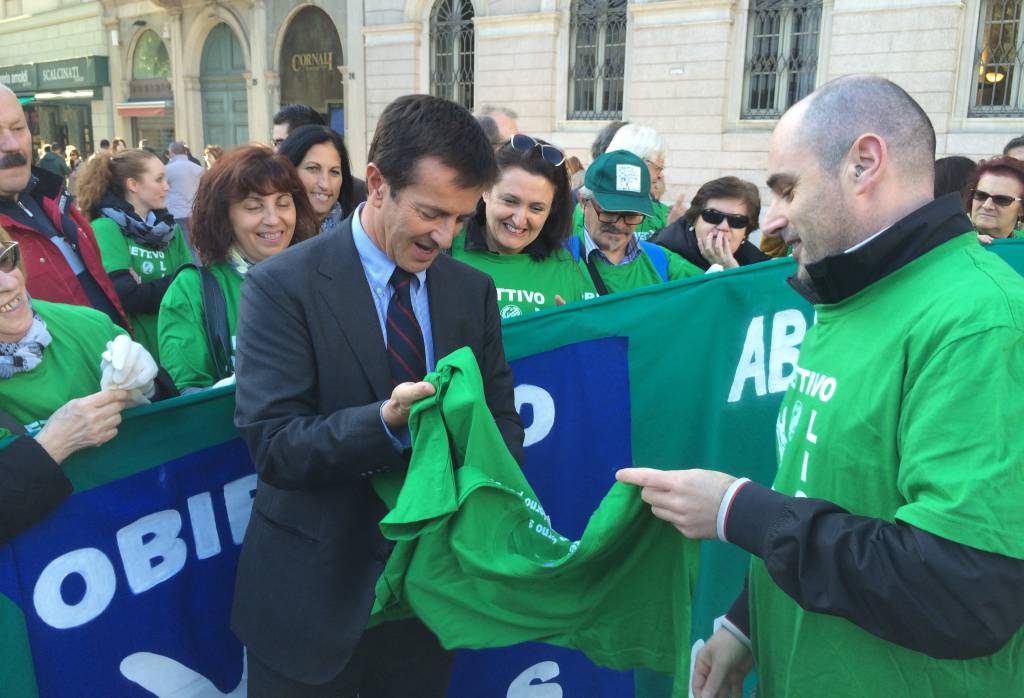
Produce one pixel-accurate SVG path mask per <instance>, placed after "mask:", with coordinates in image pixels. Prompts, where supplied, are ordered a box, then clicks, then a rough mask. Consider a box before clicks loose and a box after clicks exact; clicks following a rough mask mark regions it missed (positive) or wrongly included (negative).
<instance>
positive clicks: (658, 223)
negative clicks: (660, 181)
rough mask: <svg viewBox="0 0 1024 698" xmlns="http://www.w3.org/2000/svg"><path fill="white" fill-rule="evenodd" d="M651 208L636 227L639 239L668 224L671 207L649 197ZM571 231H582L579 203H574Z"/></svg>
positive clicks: (581, 209)
mask: <svg viewBox="0 0 1024 698" xmlns="http://www.w3.org/2000/svg"><path fill="white" fill-rule="evenodd" d="M651 208H652V209H653V213H652V214H651V215H650V216H646V217H645V218H644V220H643V222H642V223H641V224H640V225H638V226H637V227H636V236H637V238H638V239H640V240H646V239H647V238H649V237H651V236H652V235H654V234H655V233H656V232H658V231H659V230H661V229H662V228H664V227H665V226H666V225H668V212H669V211H670V210H671V208H670V207H669V206H666V205H665V204H663V203H661V202H660V201H658V200H657V199H651ZM572 232H573V234H574V235H580V234H581V233H582V232H583V208H582V207H581V206H580V205H579V204H576V208H575V209H574V210H573V212H572Z"/></svg>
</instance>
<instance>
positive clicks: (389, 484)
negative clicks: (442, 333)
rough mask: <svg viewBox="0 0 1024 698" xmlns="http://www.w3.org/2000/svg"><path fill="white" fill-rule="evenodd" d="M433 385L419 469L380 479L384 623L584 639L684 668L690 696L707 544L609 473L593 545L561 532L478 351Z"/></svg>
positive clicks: (634, 661)
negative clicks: (523, 461) (505, 436)
mask: <svg viewBox="0 0 1024 698" xmlns="http://www.w3.org/2000/svg"><path fill="white" fill-rule="evenodd" d="M426 380H428V381H430V382H431V383H433V384H434V386H435V388H436V389H437V392H436V393H435V395H433V396H431V397H429V398H426V399H424V400H422V401H420V402H418V403H416V405H414V406H413V409H412V413H411V415H410V419H409V427H410V431H411V434H412V460H411V462H410V465H409V468H408V470H407V472H405V473H388V474H386V475H382V476H378V477H376V478H375V480H374V485H375V487H376V489H377V492H378V494H379V495H380V496H381V498H382V499H383V500H384V502H385V503H386V504H388V506H389V507H390V509H391V511H390V513H388V515H387V516H385V517H384V519H383V520H382V521H381V530H382V531H383V533H384V535H385V536H386V537H388V538H390V539H392V540H395V541H397V545H396V547H395V549H394V551H393V552H392V555H391V557H390V558H389V560H388V563H387V567H386V568H385V570H384V573H383V574H382V575H381V577H380V580H379V581H378V583H377V605H376V606H375V608H374V618H373V620H375V621H379V620H384V619H387V618H394V617H399V616H401V615H403V614H408V612H409V610H410V609H411V611H412V612H414V613H415V614H416V615H417V616H418V617H419V618H420V619H421V620H423V622H424V623H426V625H427V626H428V627H429V628H430V629H431V630H432V631H433V632H434V633H435V634H436V635H437V636H438V638H439V639H440V640H441V643H442V644H443V645H444V646H445V647H449V648H451V647H468V648H483V647H502V646H506V645H512V644H516V643H520V642H526V641H529V640H539V641H542V642H547V643H550V644H554V645H560V646H563V647H571V648H575V649H578V650H581V651H582V652H584V653H586V654H587V655H588V656H589V657H590V658H591V659H592V660H593V661H595V662H597V663H598V664H602V665H604V666H608V667H612V668H615V669H628V668H631V667H648V668H651V669H654V670H657V671H661V672H666V673H674V674H675V679H676V694H675V695H680V696H685V695H686V686H687V681H688V673H689V662H690V642H689V640H690V604H691V601H692V592H693V588H694V584H695V583H696V574H697V564H698V559H699V555H700V547H699V544H698V543H696V542H694V541H689V540H686V539H685V538H683V537H682V536H681V535H679V533H678V531H676V530H675V528H673V527H672V526H670V525H669V524H667V523H665V522H663V521H660V520H659V519H656V518H655V517H653V516H651V515H650V510H649V507H648V506H647V505H646V504H645V503H644V502H643V501H642V500H641V498H640V490H639V488H635V487H631V486H627V485H622V484H619V483H613V482H612V481H611V480H610V479H609V484H610V485H611V489H610V491H609V492H608V494H607V496H605V498H604V500H603V501H602V502H601V504H600V506H599V508H598V510H597V511H596V512H594V514H593V515H592V516H591V518H590V521H589V523H588V524H587V527H586V530H585V531H584V533H583V536H582V537H581V538H580V540H578V541H572V540H568V539H567V538H565V537H563V536H561V535H559V534H558V533H557V532H556V531H555V530H554V527H553V526H552V523H551V520H550V518H549V517H548V515H547V514H546V513H545V511H544V508H543V506H542V505H541V503H540V502H539V501H538V500H537V496H536V494H535V493H534V492H533V489H532V488H531V487H530V483H529V482H527V481H526V478H525V477H524V476H523V473H522V471H521V470H520V469H519V465H518V464H517V463H516V461H515V459H514V458H513V457H512V455H511V454H510V453H509V452H508V449H507V448H506V446H505V443H504V441H503V440H502V437H501V433H500V432H499V430H498V427H497V425H496V424H495V423H494V419H493V417H492V416H491V413H490V411H489V410H488V409H487V404H486V402H485V400H484V391H483V384H482V380H481V377H480V370H479V368H478V367H477V364H476V361H475V359H474V357H473V353H472V351H470V350H469V349H467V348H463V349H460V350H458V351H456V352H454V353H452V354H450V355H449V356H447V357H445V358H444V359H442V360H441V361H439V362H438V366H437V371H436V372H434V373H431V374H430V375H428V376H427V378H426ZM551 467H557V464H556V463H552V464H551Z"/></svg>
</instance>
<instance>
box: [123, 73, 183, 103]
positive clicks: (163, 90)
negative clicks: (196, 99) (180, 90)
mask: <svg viewBox="0 0 1024 698" xmlns="http://www.w3.org/2000/svg"><path fill="white" fill-rule="evenodd" d="M128 94H129V95H130V97H131V98H132V99H137V100H142V99H171V98H173V97H174V92H173V90H172V89H171V81H170V80H166V79H164V78H155V79H152V80H132V81H131V82H129V83H128Z"/></svg>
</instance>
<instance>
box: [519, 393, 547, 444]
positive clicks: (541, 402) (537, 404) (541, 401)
mask: <svg viewBox="0 0 1024 698" xmlns="http://www.w3.org/2000/svg"><path fill="white" fill-rule="evenodd" d="M515 400H516V412H518V413H519V414H522V413H523V405H533V422H532V423H531V424H530V425H529V426H528V427H526V428H525V432H526V433H525V435H524V438H523V448H526V447H527V446H532V445H534V444H535V443H537V442H538V441H541V440H543V439H544V437H545V436H547V435H548V434H550V433H551V427H553V426H554V425H555V401H554V399H553V398H552V397H551V393H549V392H548V391H546V390H544V388H541V387H539V386H536V385H528V384H526V383H524V384H523V385H517V386H516V390H515Z"/></svg>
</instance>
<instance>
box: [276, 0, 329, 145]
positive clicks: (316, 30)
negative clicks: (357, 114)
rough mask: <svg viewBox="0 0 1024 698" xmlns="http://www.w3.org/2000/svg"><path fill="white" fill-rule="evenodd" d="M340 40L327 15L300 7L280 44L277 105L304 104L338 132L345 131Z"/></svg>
mask: <svg viewBox="0 0 1024 698" xmlns="http://www.w3.org/2000/svg"><path fill="white" fill-rule="evenodd" d="M344 64H345V58H344V55H343V54H342V48H341V39H340V38H339V37H338V30H337V28H336V27H335V26H334V22H333V20H331V17H330V15H328V14H327V13H326V12H324V11H323V10H321V9H320V8H319V7H304V8H303V9H301V10H299V12H298V13H297V14H296V15H295V17H294V18H293V19H292V21H291V23H290V24H289V25H288V29H287V30H286V31H285V35H284V41H282V42H281V64H280V67H279V70H278V75H280V76H281V105H282V106H284V105H285V104H293V103H298V104H308V105H309V106H311V107H313V108H314V109H316V110H317V111H318V112H320V113H321V114H323V115H324V117H325V118H326V119H327V123H329V124H330V125H331V127H332V128H334V129H335V130H336V131H338V132H339V133H344V130H345V117H344V106H345V83H344V76H343V75H342V74H341V73H340V72H339V70H338V68H339V67H341V66H344Z"/></svg>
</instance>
